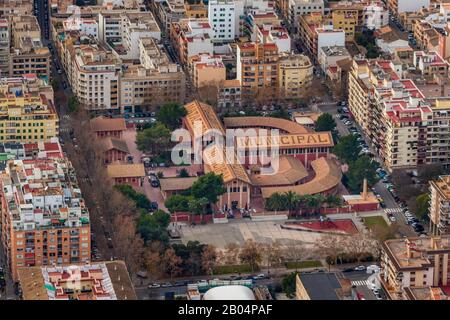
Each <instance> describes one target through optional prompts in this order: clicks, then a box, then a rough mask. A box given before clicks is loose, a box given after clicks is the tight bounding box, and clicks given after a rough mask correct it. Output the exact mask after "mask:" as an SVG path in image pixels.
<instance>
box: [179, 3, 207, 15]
mask: <svg viewBox="0 0 450 320" xmlns="http://www.w3.org/2000/svg"><path fill="white" fill-rule="evenodd" d="M184 10H185V15H186V18H194V19H198V18H208V7H207V6H206V5H205V4H204V3H203V2H200V3H193V4H190V3H185V4H184Z"/></svg>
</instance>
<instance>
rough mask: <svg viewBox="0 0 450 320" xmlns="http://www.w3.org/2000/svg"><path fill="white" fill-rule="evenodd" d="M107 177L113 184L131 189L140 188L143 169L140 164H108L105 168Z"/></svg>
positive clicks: (143, 173)
mask: <svg viewBox="0 0 450 320" xmlns="http://www.w3.org/2000/svg"><path fill="white" fill-rule="evenodd" d="M107 172H108V176H109V177H110V178H111V179H112V180H113V182H114V184H128V185H130V186H132V187H142V185H143V180H144V177H145V169H144V165H143V164H142V163H133V164H110V165H108V167H107Z"/></svg>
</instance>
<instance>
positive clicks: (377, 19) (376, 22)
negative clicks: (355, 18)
mask: <svg viewBox="0 0 450 320" xmlns="http://www.w3.org/2000/svg"><path fill="white" fill-rule="evenodd" d="M363 14H364V25H365V26H366V27H367V29H370V30H377V29H380V28H382V27H384V26H387V25H388V24H389V11H388V10H387V9H386V7H385V6H384V4H383V2H381V1H380V2H372V3H371V4H369V5H367V6H365V7H364V12H363Z"/></svg>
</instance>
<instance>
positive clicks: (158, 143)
mask: <svg viewBox="0 0 450 320" xmlns="http://www.w3.org/2000/svg"><path fill="white" fill-rule="evenodd" d="M170 137H171V133H170V130H169V129H168V128H167V127H166V126H165V125H164V124H163V123H161V122H158V123H156V124H155V125H154V126H152V127H150V128H147V129H144V130H142V131H140V132H138V134H137V137H136V144H137V147H138V149H139V150H140V151H142V152H150V153H151V154H152V155H153V156H160V155H162V154H163V153H165V152H166V151H167V149H168V148H169V146H170V143H171V142H170Z"/></svg>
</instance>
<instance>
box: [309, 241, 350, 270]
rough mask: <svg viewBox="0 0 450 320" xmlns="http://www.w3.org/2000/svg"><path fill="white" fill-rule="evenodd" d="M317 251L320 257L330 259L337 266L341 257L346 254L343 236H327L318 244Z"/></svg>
mask: <svg viewBox="0 0 450 320" xmlns="http://www.w3.org/2000/svg"><path fill="white" fill-rule="evenodd" d="M316 251H317V254H318V255H319V256H320V257H324V258H325V257H326V258H330V261H332V264H334V265H336V264H337V262H338V259H339V256H341V255H342V253H343V252H345V244H344V243H343V242H342V236H336V235H333V234H326V235H324V236H323V237H321V239H320V241H317V242H316Z"/></svg>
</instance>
